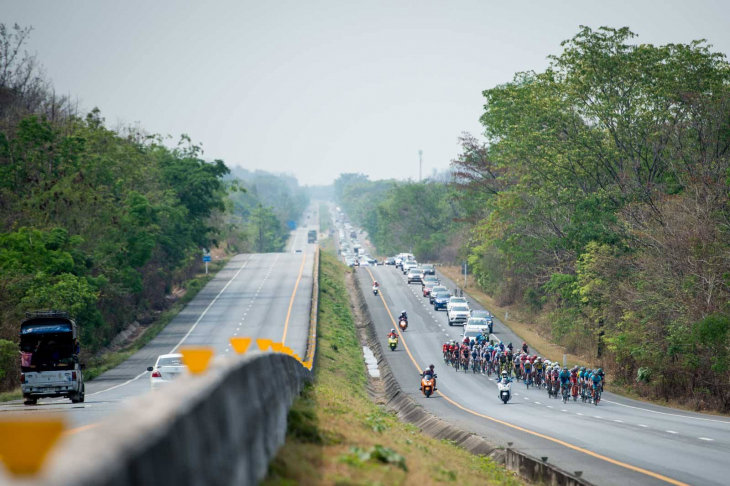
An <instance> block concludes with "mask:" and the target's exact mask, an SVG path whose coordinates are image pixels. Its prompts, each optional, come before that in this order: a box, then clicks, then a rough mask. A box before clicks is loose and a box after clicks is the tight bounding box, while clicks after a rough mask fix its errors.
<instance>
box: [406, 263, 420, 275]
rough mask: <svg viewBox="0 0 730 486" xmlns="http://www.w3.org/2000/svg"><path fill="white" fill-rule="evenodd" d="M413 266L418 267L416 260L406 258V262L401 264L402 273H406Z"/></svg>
mask: <svg viewBox="0 0 730 486" xmlns="http://www.w3.org/2000/svg"><path fill="white" fill-rule="evenodd" d="M414 268H418V262H416V261H415V260H408V261H407V262H405V263H404V264H403V273H404V274H407V273H408V270H411V269H414Z"/></svg>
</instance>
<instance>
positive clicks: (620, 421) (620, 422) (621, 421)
mask: <svg viewBox="0 0 730 486" xmlns="http://www.w3.org/2000/svg"><path fill="white" fill-rule="evenodd" d="M614 422H616V423H619V424H622V423H624V421H623V420H614Z"/></svg>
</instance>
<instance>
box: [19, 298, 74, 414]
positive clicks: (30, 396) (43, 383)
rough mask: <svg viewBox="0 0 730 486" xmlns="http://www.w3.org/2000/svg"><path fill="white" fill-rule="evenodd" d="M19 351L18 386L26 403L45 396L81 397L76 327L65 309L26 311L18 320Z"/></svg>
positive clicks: (32, 402)
mask: <svg viewBox="0 0 730 486" xmlns="http://www.w3.org/2000/svg"><path fill="white" fill-rule="evenodd" d="M20 355H21V360H20V365H21V366H20V371H21V374H20V388H21V390H22V392H23V398H24V399H25V404H26V405H35V404H36V403H37V402H38V399H39V398H46V397H66V398H69V399H70V400H71V402H73V403H81V402H83V401H84V394H85V387H84V376H83V373H82V369H83V365H81V364H80V363H79V341H78V329H77V326H76V322H75V321H74V320H73V319H71V318H70V317H69V315H68V313H66V312H61V311H39V312H28V313H26V319H24V320H23V321H22V322H21V324H20Z"/></svg>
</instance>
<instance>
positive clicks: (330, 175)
mask: <svg viewBox="0 0 730 486" xmlns="http://www.w3.org/2000/svg"><path fill="white" fill-rule="evenodd" d="M729 21H730V2H728V1H726V0H693V1H691V2H690V1H686V0H684V1H677V0H632V1H625V0H612V1H605V0H602V1H591V0H540V1H537V0H522V1H519V2H512V1H505V0H500V1H492V0H450V1H430V0H420V1H398V0H389V1H380V0H367V1H360V0H358V1H355V0H326V1H324V0H323V1H320V0H298V1H289V0H286V1H284V0H281V1H280V0H258V1H249V0H221V1H216V0H145V1H139V0H124V1H119V0H115V1H107V0H73V1H58V0H43V1H40V0H33V1H31V0H24V1H21V0H0V22H2V23H5V24H8V25H12V24H14V23H18V24H20V25H21V26H32V27H33V29H34V32H33V34H32V36H31V39H30V41H29V43H28V51H29V52H30V53H33V54H36V55H37V57H38V59H39V60H40V61H41V63H42V64H43V65H44V66H45V70H46V72H47V74H48V76H49V78H50V79H51V80H52V81H53V84H54V86H55V88H56V90H57V92H59V93H63V94H68V95H71V96H72V97H73V98H74V99H77V100H78V101H79V103H80V106H81V107H82V109H84V110H90V109H92V108H94V107H98V108H99V109H100V110H101V112H102V116H104V117H105V118H106V121H107V124H108V125H109V126H110V127H115V126H118V125H119V124H132V123H139V124H140V125H141V126H142V127H144V128H145V129H146V130H147V131H149V132H152V133H159V134H163V135H170V136H171V137H172V139H171V140H170V144H171V145H174V144H175V143H176V141H177V140H178V139H179V137H180V135H181V134H188V135H190V136H191V137H192V139H193V140H194V141H196V142H198V143H201V144H202V145H203V148H204V150H205V154H204V157H205V158H207V159H211V160H212V159H223V160H224V161H225V162H226V164H228V165H229V166H235V165H240V166H242V167H245V168H247V169H249V170H255V169H264V170H269V171H273V172H285V173H289V174H293V175H295V176H296V177H297V178H298V179H299V181H300V183H302V184H329V183H331V182H332V181H333V180H334V179H335V178H337V176H338V175H339V174H340V173H343V172H361V173H364V174H367V175H369V176H370V177H371V179H384V178H398V179H408V178H411V179H415V180H417V179H418V177H419V165H418V151H419V150H422V151H423V174H424V176H426V175H428V174H430V173H431V172H432V171H433V170H444V169H446V168H447V167H448V165H449V162H450V161H451V160H452V159H453V158H455V157H456V156H457V155H458V153H459V145H458V137H459V135H460V134H461V133H462V132H471V133H473V134H475V135H481V133H482V129H481V126H480V124H479V117H480V115H481V114H482V111H483V97H482V91H483V90H485V89H488V88H492V87H494V86H497V85H499V84H502V83H505V82H509V81H510V80H511V79H512V78H513V76H514V74H515V73H516V72H519V71H528V70H535V71H541V70H544V69H545V67H546V66H547V65H548V60H547V56H548V55H550V54H559V53H560V51H561V47H560V42H561V41H563V40H566V39H569V38H571V37H572V36H574V35H575V34H576V33H577V32H578V30H579V26H580V25H588V26H590V27H592V28H598V27H600V26H604V25H606V26H611V27H623V26H628V27H630V28H631V29H632V30H633V31H634V32H635V33H637V34H639V37H638V39H637V42H641V43H652V44H667V43H687V42H690V41H692V40H694V39H707V40H708V42H709V43H710V44H712V45H713V46H714V50H716V51H719V52H723V53H728V52H730V29H728V28H727V25H728V22H729Z"/></svg>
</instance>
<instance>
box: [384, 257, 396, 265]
mask: <svg viewBox="0 0 730 486" xmlns="http://www.w3.org/2000/svg"><path fill="white" fill-rule="evenodd" d="M383 264H384V265H395V258H393V257H388V258H386V259H385V261H384V262H383Z"/></svg>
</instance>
